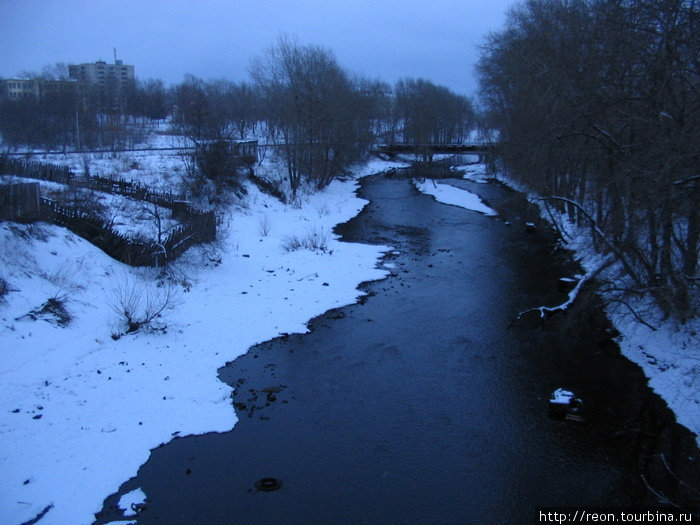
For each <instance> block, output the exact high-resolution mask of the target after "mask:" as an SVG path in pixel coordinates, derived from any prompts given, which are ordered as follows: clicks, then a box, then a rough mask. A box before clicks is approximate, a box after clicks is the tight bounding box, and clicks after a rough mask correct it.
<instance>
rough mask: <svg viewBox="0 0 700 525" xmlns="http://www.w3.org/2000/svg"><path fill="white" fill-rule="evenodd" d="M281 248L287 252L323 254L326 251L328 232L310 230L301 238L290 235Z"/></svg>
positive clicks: (321, 229)
mask: <svg viewBox="0 0 700 525" xmlns="http://www.w3.org/2000/svg"><path fill="white" fill-rule="evenodd" d="M282 248H284V250H285V251H288V252H294V251H297V250H311V251H319V252H325V251H326V250H328V232H326V231H325V230H324V229H323V228H320V229H316V228H312V229H310V230H309V231H307V232H306V235H304V236H302V237H299V236H297V235H290V236H288V237H286V238H285V239H284V241H283V242H282Z"/></svg>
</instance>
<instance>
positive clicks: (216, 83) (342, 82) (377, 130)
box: [0, 36, 475, 194]
mask: <svg viewBox="0 0 700 525" xmlns="http://www.w3.org/2000/svg"><path fill="white" fill-rule="evenodd" d="M53 75H54V76H55V72H53ZM124 91H125V92H124V93H122V94H121V96H122V98H123V101H124V102H123V104H112V105H108V107H110V108H113V109H112V110H110V111H105V109H104V108H105V105H104V101H100V100H99V96H98V95H99V94H98V93H97V90H94V93H92V94H91V92H90V91H88V96H87V97H86V96H84V95H78V93H77V92H75V91H73V92H57V93H55V94H54V93H48V94H47V96H45V97H39V98H34V97H28V98H25V99H22V100H3V101H0V134H2V138H3V142H4V145H5V147H24V146H29V147H36V148H64V149H74V148H77V147H83V148H85V147H105V148H110V147H112V148H114V147H121V146H130V145H132V144H134V143H137V142H138V141H139V140H142V139H143V136H144V133H145V130H147V129H149V126H150V125H152V124H153V123H154V122H156V121H160V120H162V119H165V118H169V119H170V122H171V124H172V128H173V130H174V131H175V132H176V133H179V134H182V135H185V136H187V137H189V138H191V139H192V140H193V141H194V142H195V143H197V144H200V143H204V142H207V141H209V142H211V141H219V140H235V139H245V138H250V137H265V138H266V139H267V142H268V143H274V144H277V145H278V148H276V150H278V151H280V152H281V155H282V157H283V159H284V161H285V165H286V171H287V173H286V175H287V180H288V182H289V187H290V190H291V192H292V193H293V194H294V193H296V191H297V189H298V188H299V186H300V185H301V184H302V182H304V181H308V182H310V183H311V184H313V185H315V186H316V187H318V188H321V187H324V186H325V185H327V184H328V183H329V182H330V181H331V180H332V179H333V178H334V177H336V176H337V175H339V174H341V173H343V172H344V171H346V170H347V169H348V167H349V166H350V165H351V164H352V163H354V162H356V161H357V160H359V159H360V158H361V157H362V155H363V154H364V153H366V152H367V150H368V149H369V147H370V146H371V145H372V144H374V143H385V142H390V143H394V142H402V143H410V144H426V143H436V142H440V143H445V142H459V141H462V140H464V139H465V137H466V136H467V134H468V133H469V131H470V130H471V129H472V128H473V127H474V120H475V112H474V107H473V103H472V101H471V99H470V98H468V97H466V96H463V95H458V94H456V93H453V92H451V91H450V90H449V89H447V88H445V87H441V86H437V85H435V84H433V83H432V82H430V81H428V80H423V79H403V80H401V81H399V82H397V84H396V86H394V87H393V88H392V87H391V86H390V85H389V84H387V83H385V82H382V81H379V80H370V79H366V78H361V77H359V76H357V75H355V74H353V73H351V72H349V71H347V70H346V69H344V68H343V67H342V66H341V65H340V64H339V63H338V62H337V60H336V58H335V56H334V54H333V53H332V51H330V50H328V49H326V48H323V47H319V46H313V45H308V46H303V45H299V44H297V43H296V42H294V41H293V40H291V39H289V38H287V37H285V36H282V37H280V38H279V40H278V41H277V43H276V44H275V45H274V46H273V47H271V48H270V49H268V50H267V51H266V52H265V53H263V54H262V55H261V56H259V57H257V58H256V59H254V60H253V61H252V62H251V67H250V79H249V80H247V81H241V82H233V81H230V80H226V79H214V80H204V79H201V78H197V77H195V76H192V75H187V76H186V77H185V78H184V80H183V81H182V82H181V83H179V84H177V85H174V86H170V87H166V86H165V85H164V84H163V82H161V81H159V80H148V81H139V80H137V81H136V82H135V83H134V84H133V85H131V86H127V87H126V88H125V90H124ZM54 95H55V96H54ZM102 96H104V94H102ZM200 171H201V170H200ZM213 171H216V170H213Z"/></svg>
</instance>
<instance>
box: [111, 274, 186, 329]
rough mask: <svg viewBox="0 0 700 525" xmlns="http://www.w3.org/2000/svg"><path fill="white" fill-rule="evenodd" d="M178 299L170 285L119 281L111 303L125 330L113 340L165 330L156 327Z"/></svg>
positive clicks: (132, 280)
mask: <svg viewBox="0 0 700 525" xmlns="http://www.w3.org/2000/svg"><path fill="white" fill-rule="evenodd" d="M174 299H175V291H174V289H173V287H172V285H170V284H163V285H162V286H159V287H155V288H154V287H152V286H150V285H148V284H147V283H146V282H143V281H140V280H136V279H127V280H125V281H118V282H117V285H116V286H115V287H114V289H113V290H112V295H111V297H110V298H109V299H108V304H109V306H110V308H111V309H112V310H113V311H114V312H115V313H116V314H117V315H118V316H119V318H120V322H121V323H122V324H123V328H124V330H123V332H115V333H114V334H112V338H114V339H119V337H121V336H122V335H123V334H131V333H134V332H138V331H139V330H141V329H145V328H151V329H160V330H163V329H164V328H165V327H164V326H156V324H155V322H156V319H157V318H158V317H159V316H160V314H161V313H163V311H164V310H165V309H166V308H168V307H170V306H172V305H173V302H174Z"/></svg>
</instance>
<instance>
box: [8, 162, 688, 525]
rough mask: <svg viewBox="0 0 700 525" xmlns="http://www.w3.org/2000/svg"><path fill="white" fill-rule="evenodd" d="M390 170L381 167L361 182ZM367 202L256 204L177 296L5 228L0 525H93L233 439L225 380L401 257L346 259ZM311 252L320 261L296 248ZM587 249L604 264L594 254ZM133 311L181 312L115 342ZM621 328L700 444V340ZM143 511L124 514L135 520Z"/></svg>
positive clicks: (346, 196)
mask: <svg viewBox="0 0 700 525" xmlns="http://www.w3.org/2000/svg"><path fill="white" fill-rule="evenodd" d="M148 159H149V160H143V161H142V162H141V163H140V166H141V167H144V166H147V167H148V169H147V170H142V173H141V174H140V175H139V176H140V177H144V178H148V179H149V181H151V180H152V182H153V183H158V182H159V181H160V179H158V177H157V172H158V170H159V169H161V168H160V167H159V166H166V165H170V164H169V163H170V162H174V161H173V159H170V160H163V159H162V158H161V159H153V158H151V157H148ZM78 160H79V159H76V160H75V161H76V162H78ZM112 160H114V159H112ZM117 160H119V158H118V159H117ZM120 162H121V161H120ZM124 165H126V164H124ZM131 165H133V164H131ZM171 167H172V166H171ZM389 167H391V164H389V163H387V162H381V161H375V162H373V163H370V164H369V165H366V166H364V167H362V168H361V169H358V171H357V175H365V174H369V173H374V172H377V171H381V170H383V169H387V168H389ZM463 168H465V169H466V170H467V172H466V174H465V175H464V176H465V177H467V178H470V179H471V180H476V181H483V180H484V178H485V176H486V175H485V171H484V169H483V166H478V165H476V166H474V165H472V166H467V167H463ZM104 169H105V170H110V169H112V168H110V167H109V164H108V163H107V162H105V165H104ZM93 173H94V171H93ZM443 186H445V185H444V184H442V183H440V184H436V185H433V183H432V182H430V181H428V183H427V184H423V185H419V186H418V187H419V189H421V190H422V191H428V192H431V193H430V194H431V195H434V196H435V198H436V199H438V200H440V199H443V198H444V199H445V200H446V201H447V200H449V202H450V204H455V205H460V206H463V207H466V208H468V209H476V210H477V211H480V212H482V213H492V212H493V210H490V209H489V208H486V207H485V206H484V205H483V203H481V201H480V200H479V199H478V198H476V199H475V198H474V197H475V196H474V195H473V194H471V193H470V192H466V191H464V190H459V191H457V192H453V191H452V190H451V189H449V188H444V187H443ZM355 187H356V182H355V181H345V182H340V181H336V182H334V183H333V184H332V185H331V186H330V187H329V188H327V189H326V190H325V191H323V192H320V193H317V194H312V195H304V196H302V197H301V198H300V199H299V202H297V203H295V204H294V205H283V204H281V203H279V202H278V201H276V200H274V199H272V198H270V197H268V196H266V195H263V194H261V193H259V192H258V191H257V190H255V189H254V188H250V194H249V196H248V197H247V198H246V200H245V201H244V202H241V203H239V205H238V206H237V207H235V209H232V210H231V213H230V215H229V221H230V223H229V224H228V226H227V228H225V231H222V232H221V233H220V238H221V243H220V244H221V245H220V247H219V248H218V249H219V251H218V253H212V252H211V251H206V250H200V249H198V248H193V249H191V250H190V251H189V252H188V253H187V254H185V256H183V258H181V260H180V261H179V262H178V263H177V264H176V266H175V268H173V275H175V276H176V277H177V284H176V286H175V289H174V290H175V294H174V295H172V296H171V295H168V292H167V286H160V287H159V286H157V284H156V281H155V279H154V277H153V275H151V274H149V272H150V270H143V269H141V270H137V269H133V268H129V267H126V266H124V265H121V264H119V263H117V262H115V261H114V260H112V259H110V258H109V257H107V256H106V255H105V254H104V253H102V252H101V251H100V250H98V249H96V248H95V247H93V246H92V245H90V244H89V243H87V242H86V241H84V240H82V239H80V238H78V237H76V236H75V235H73V234H72V233H70V232H68V231H67V230H65V229H62V228H58V227H55V226H51V225H46V224H43V225H29V226H20V225H16V224H9V223H0V279H4V280H6V281H7V283H8V285H9V289H10V291H9V292H8V293H6V294H5V295H4V296H2V297H0V357H1V359H0V384H1V385H2V388H1V389H0V398H1V399H2V403H1V406H2V411H0V470H1V471H2V473H3V475H2V477H1V478H0V522H2V523H7V524H9V525H19V524H20V523H23V522H25V521H27V520H30V519H32V518H34V517H35V516H37V515H39V514H40V513H42V512H45V514H44V516H43V518H42V519H41V520H40V521H39V523H40V524H41V525H52V524H55V525H65V524H67V523H70V524H89V523H92V521H93V519H94V513H95V512H97V511H99V510H100V509H101V507H102V502H103V500H104V498H105V497H107V496H108V495H110V494H113V493H114V492H115V491H116V490H117V489H118V488H119V486H120V485H121V483H123V482H124V481H126V480H128V479H129V478H131V477H132V476H133V475H134V474H135V473H136V471H137V470H138V468H139V466H140V465H142V464H143V463H144V462H145V461H146V460H147V459H148V456H149V451H150V449H152V448H154V447H156V446H158V445H159V444H161V443H166V442H168V441H170V440H171V439H173V437H174V436H183V435H188V434H200V433H204V432H213V431H227V430H230V429H231V428H232V427H233V425H234V424H235V423H236V417H235V414H234V411H233V408H232V406H231V398H230V396H231V389H230V387H228V386H227V385H225V384H223V383H221V382H220V381H218V379H217V369H218V368H219V367H221V366H222V365H223V364H225V363H226V362H227V361H230V360H232V359H235V358H236V357H237V356H239V355H241V354H242V353H244V352H246V351H247V349H248V348H249V347H250V346H252V345H254V344H256V343H259V342H261V341H265V340H268V339H270V338H273V337H275V336H277V335H279V334H282V333H292V332H304V331H306V330H307V328H306V323H307V321H308V320H309V319H311V318H313V317H314V316H316V315H319V314H321V313H323V312H325V311H327V310H329V309H331V308H336V307H339V306H342V305H345V304H349V303H352V302H354V301H356V300H357V298H358V297H359V296H360V295H361V292H359V291H358V290H357V286H358V284H359V283H360V282H363V281H367V280H372V279H381V278H382V277H384V276H385V275H386V274H387V269H386V268H388V267H389V263H387V266H386V267H378V265H377V263H378V261H379V259H380V258H381V256H382V254H383V253H384V252H386V251H387V250H389V249H390V248H389V247H379V246H368V245H361V244H349V243H341V242H339V241H338V240H337V239H336V238H335V236H334V235H333V234H332V233H331V231H332V227H333V226H334V225H335V224H338V223H340V222H344V221H347V220H348V219H350V218H351V217H353V216H354V215H356V214H357V213H358V212H359V211H360V210H361V209H362V207H363V206H364V205H365V202H364V201H362V200H361V199H359V198H357V196H356V195H355V194H354V189H355ZM453 189H454V190H456V188H453ZM434 190H435V191H434ZM581 239H583V238H582V237H581ZM304 240H309V241H311V240H312V241H313V244H315V245H317V246H319V247H320V249H317V250H313V251H311V250H308V249H300V250H295V251H289V250H288V249H286V248H285V247H290V246H293V245H295V244H303V241H304ZM294 241H301V242H299V243H297V242H294ZM575 248H578V250H579V253H580V254H581V256H582V258H583V264H584V265H586V264H592V260H593V259H592V257H593V256H592V255H587V254H589V253H590V252H587V251H586V245H585V243H584V242H583V240H581V241H580V244H579V245H578V246H575ZM1 282H2V281H0V283H1ZM139 292H141V295H139ZM134 297H140V298H141V300H142V302H141V303H140V305H139V304H137V305H136V306H134V308H135V309H136V310H139V309H146V308H147V305H146V304H145V303H146V297H148V298H150V300H151V301H152V302H154V303H159V301H167V308H166V309H165V310H164V311H163V313H162V315H161V316H160V317H159V318H158V319H157V320H156V322H155V323H154V326H153V329H152V330H151V331H141V332H137V333H134V334H130V335H123V336H121V337H120V338H118V339H116V340H115V339H113V338H112V336H113V335H118V334H121V333H123V331H124V320H123V318H122V316H120V315H119V314H118V313H117V311H115V310H119V308H118V307H119V306H120V305H121V306H123V305H124V302H125V298H127V299H128V298H134ZM57 305H60V306H57ZM533 306H535V305H533ZM63 307H64V308H65V309H63ZM610 314H611V316H612V318H613V321H614V322H615V324H616V326H617V327H618V330H620V332H621V333H622V334H623V335H622V336H621V338H620V344H621V346H622V349H623V352H624V353H625V354H626V355H627V356H628V357H629V358H630V359H632V360H634V361H636V362H638V363H640V364H641V366H642V367H643V368H644V370H645V372H646V373H647V375H648V376H649V377H650V378H651V381H650V383H651V386H652V387H653V388H654V389H655V390H656V391H657V392H659V393H660V394H661V395H662V396H663V397H664V398H665V399H666V401H667V402H668V403H669V405H670V406H671V408H672V409H673V410H674V411H675V412H676V414H677V416H678V420H679V422H681V423H682V424H684V425H685V426H687V427H688V428H689V429H691V430H692V431H694V432H695V433H696V434H698V433H699V432H700V394H699V392H700V388H698V387H699V386H700V380H698V379H697V377H698V374H697V372H698V370H700V361H699V360H698V357H697V356H698V352H697V349H698V348H700V344H699V343H700V339H699V337H700V336H698V334H699V333H700V326H699V325H698V324H697V323H695V324H694V325H693V326H688V325H686V326H684V327H677V326H674V325H672V324H670V323H666V324H661V323H660V324H659V327H660V329H659V330H657V331H651V330H650V329H648V328H647V327H645V326H643V325H639V324H637V325H635V324H634V323H632V318H631V316H630V315H626V314H625V312H623V311H622V310H619V311H611V312H610ZM67 317H70V321H69V322H68V319H67ZM144 497H147V495H144V494H143V493H141V492H140V491H135V492H134V493H131V494H129V495H126V496H125V497H124V498H122V501H121V502H120V505H121V506H122V507H123V508H124V509H125V514H124V516H125V518H126V517H129V514H130V507H131V503H138V502H139V501H142V500H143V498H144ZM119 523H128V521H125V522H119Z"/></svg>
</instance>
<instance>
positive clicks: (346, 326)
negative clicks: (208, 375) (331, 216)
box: [97, 175, 697, 525]
mask: <svg viewBox="0 0 700 525" xmlns="http://www.w3.org/2000/svg"><path fill="white" fill-rule="evenodd" d="M449 182H450V183H452V184H454V185H456V186H459V187H462V188H463V189H468V190H470V191H472V192H475V193H478V194H479V195H480V196H481V197H482V198H483V199H484V200H485V201H486V202H487V204H488V205H489V206H490V207H491V208H494V209H496V210H497V211H498V213H499V215H498V216H497V217H488V216H484V215H482V214H479V213H476V212H473V211H469V210H465V209H462V208H458V207H455V206H449V205H444V204H440V203H438V202H436V201H435V200H433V199H432V198H431V197H429V196H426V195H423V194H420V193H419V192H418V191H417V190H416V189H415V188H414V186H413V184H412V183H411V180H410V178H407V177H400V176H399V177H397V176H392V177H390V176H384V175H376V176H372V177H368V178H365V179H364V180H363V183H362V187H361V190H360V195H361V196H362V197H363V198H365V199H367V200H369V201H370V204H368V206H367V207H366V208H365V209H364V210H363V211H362V212H361V213H360V214H359V215H358V216H357V217H356V218H354V219H353V220H351V221H350V222H349V223H346V224H344V225H341V226H339V227H338V228H337V232H338V233H339V234H341V235H342V237H343V239H344V240H346V241H348V242H363V243H380V244H387V245H391V246H394V247H395V251H394V252H392V253H389V254H387V256H386V257H385V259H384V260H383V261H382V263H383V264H384V265H385V266H386V267H387V268H388V269H389V270H390V271H391V272H392V275H391V276H390V277H388V278H387V279H384V280H382V281H377V282H372V283H366V284H364V285H363V286H362V288H363V289H364V290H365V291H366V292H367V296H366V297H365V298H364V299H363V300H362V301H360V303H358V304H355V305H351V306H347V307H344V308H341V309H337V310H332V311H330V312H327V313H326V314H324V315H322V316H320V317H318V318H316V319H314V320H312V321H311V322H310V328H311V331H310V332H309V333H307V334H296V335H289V336H285V337H281V338H278V339H275V340H272V341H269V342H266V343H264V344H261V345H258V346H256V347H254V348H252V349H251V350H250V351H249V352H248V353H247V354H246V355H244V356H241V357H240V358H238V359H236V360H235V361H233V362H231V363H228V364H227V366H225V367H223V368H222V369H221V370H220V377H221V379H222V380H224V381H225V382H227V383H229V384H230V385H232V386H234V387H235V388H236V393H235V396H234V399H233V402H234V404H235V407H236V411H237V414H238V417H239V422H238V423H237V424H236V426H235V428H234V429H233V430H232V431H231V432H227V433H222V434H218V433H212V434H206V435H203V436H192V437H185V438H178V439H175V440H174V441H172V442H170V443H169V444H167V445H165V446H162V447H160V448H158V449H155V450H153V451H152V454H151V458H150V459H149V461H148V462H147V463H146V464H144V465H143V466H142V468H141V469H140V471H139V473H138V476H137V477H135V478H133V479H132V480H129V481H128V482H127V483H125V484H124V485H123V486H122V489H121V491H120V492H121V493H124V492H128V491H129V490H131V489H133V488H136V487H142V488H143V490H144V492H145V493H146V494H147V495H148V498H149V501H148V508H147V509H146V510H145V511H143V512H142V513H141V514H140V516H139V518H138V523H139V525H146V524H148V525H150V524H157V523H160V524H162V523H165V524H169V525H176V524H209V525H212V524H268V523H269V524H273V523H274V524H279V523H285V524H305V525H312V524H421V525H427V524H450V523H455V524H456V523H459V524H466V523H469V524H471V523H474V524H501V523H504V524H505V523H536V522H537V521H536V518H535V516H536V509H537V508H538V507H545V506H573V505H576V506H578V505H595V506H606V507H611V506H614V507H618V506H630V505H638V504H653V503H655V502H656V501H657V499H656V498H655V497H654V495H653V494H652V492H651V491H650V490H649V488H653V489H654V490H657V491H659V490H661V489H663V491H664V493H665V494H666V495H667V496H670V497H674V498H679V499H680V498H686V500H687V498H688V497H689V496H688V494H687V493H685V492H684V489H683V487H682V486H681V485H680V484H679V483H677V482H674V481H673V479H672V477H671V476H670V475H669V474H668V472H670V470H669V469H666V467H665V466H663V465H662V463H661V462H660V461H659V460H658V459H659V458H661V457H662V456H661V454H664V455H663V458H668V463H670V467H671V469H672V470H673V472H674V475H678V476H680V477H684V476H686V475H687V476H692V475H697V468H696V464H695V459H694V457H697V456H696V455H697V448H695V445H694V440H693V438H692V436H691V435H690V433H689V432H687V431H685V429H683V428H682V427H680V426H679V425H677V424H675V422H674V420H673V415H672V414H671V412H670V411H669V410H668V409H667V408H666V407H665V404H664V403H663V402H662V401H661V400H660V399H659V398H658V397H657V396H655V395H654V394H653V393H652V392H651V391H650V389H649V388H648V387H647V386H646V380H645V378H644V377H643V375H642V373H641V371H640V369H639V368H638V367H637V366H635V365H633V364H631V363H630V362H629V361H627V360H626V359H624V358H623V357H621V356H620V354H619V350H618V349H617V346H616V345H615V344H614V342H612V340H611V338H612V336H613V335H614V333H613V332H612V329H611V327H610V326H609V324H608V323H607V321H606V320H605V318H604V316H603V315H602V314H601V309H600V306H599V305H598V304H597V299H596V296H595V294H593V293H588V294H586V295H585V297H583V298H582V300H581V301H580V303H579V304H577V306H576V307H575V308H574V309H573V310H572V311H571V312H569V313H568V314H566V315H561V316H559V317H555V318H553V319H552V320H550V321H549V322H547V323H546V324H544V325H542V324H541V323H537V322H532V320H526V321H525V322H518V323H515V324H513V319H514V318H515V316H516V315H517V314H518V312H520V311H522V310H524V309H527V308H529V307H532V306H539V305H544V304H546V305H553V304H557V303H559V302H561V301H562V300H563V299H564V298H565V297H566V296H565V294H564V293H563V292H561V291H559V290H558V289H557V281H558V279H559V277H563V276H570V275H573V274H575V273H576V272H577V271H578V269H577V267H576V266H575V264H574V263H573V262H572V258H571V255H570V254H569V253H567V252H566V251H564V250H562V249H561V248H559V247H558V245H557V244H556V242H555V239H554V236H553V234H552V233H551V232H550V231H549V230H548V229H547V228H546V225H544V224H542V223H541V222H540V221H539V219H538V216H537V212H536V210H534V209H532V208H531V207H530V205H529V204H528V203H527V202H526V200H525V199H524V197H523V196H522V195H521V194H519V193H517V192H515V191H512V190H510V189H508V188H507V187H505V186H503V185H502V184H500V183H498V182H495V181H493V182H489V183H487V184H477V183H475V182H471V181H467V180H461V179H452V180H450V181H449ZM527 222H533V223H535V224H537V229H536V231H535V232H528V231H526V227H525V224H526V223H527ZM558 387H566V388H568V389H571V390H573V391H575V392H576V394H577V395H578V396H579V397H581V398H582V399H583V400H584V403H585V406H586V421H584V422H575V421H561V420H554V419H551V418H550V417H549V416H548V411H547V403H548V398H549V396H550V394H551V392H552V391H553V390H554V389H556V388H558ZM693 473H695V474H693ZM265 477H274V478H276V479H278V480H280V481H281V483H282V486H281V488H280V489H279V490H275V491H270V492H267V491H260V490H256V488H255V485H254V484H255V482H256V481H257V480H260V479H261V478H265ZM684 479H686V478H684ZM115 500H116V495H115V496H113V497H112V498H111V499H108V501H107V502H106V504H105V509H108V508H109V505H110V504H113V503H114V501H115ZM99 518H100V519H99V520H98V522H97V523H104V522H107V521H109V519H108V518H109V512H108V510H105V511H104V513H103V514H102V515H101V516H100V517H99Z"/></svg>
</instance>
